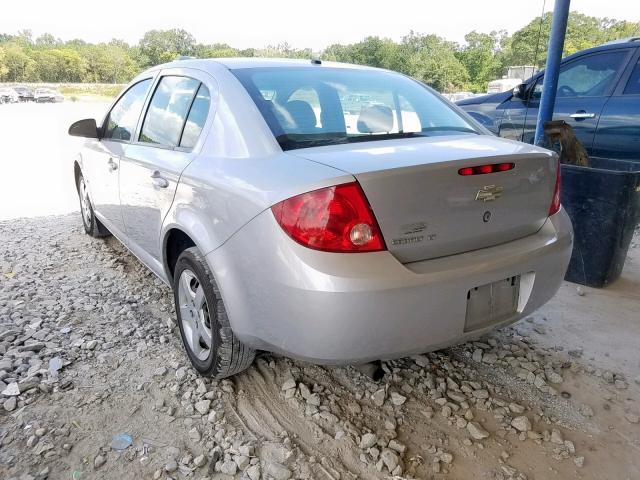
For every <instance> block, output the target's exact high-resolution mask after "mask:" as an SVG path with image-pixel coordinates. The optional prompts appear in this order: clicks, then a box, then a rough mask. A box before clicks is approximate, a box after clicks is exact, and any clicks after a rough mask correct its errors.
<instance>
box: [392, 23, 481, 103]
mask: <svg viewBox="0 0 640 480" xmlns="http://www.w3.org/2000/svg"><path fill="white" fill-rule="evenodd" d="M456 48H457V45H456V44H455V43H453V42H449V41H446V40H444V39H442V38H440V37H438V36H437V35H422V34H418V33H414V32H411V33H410V34H409V35H407V36H406V37H404V38H403V39H402V43H401V44H400V56H399V60H400V61H399V63H398V67H399V68H397V69H398V70H399V71H401V72H404V73H406V74H408V75H411V76H412V77H414V78H416V79H418V80H420V81H422V82H424V83H426V84H427V85H429V86H431V87H433V88H435V89H436V90H438V91H440V92H451V91H457V90H459V89H461V88H462V87H464V86H465V84H467V82H468V81H469V74H468V73H467V69H466V68H465V66H464V65H463V64H462V63H461V62H460V60H458V58H457V57H456Z"/></svg>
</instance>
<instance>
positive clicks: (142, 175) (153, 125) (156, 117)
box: [120, 69, 217, 270]
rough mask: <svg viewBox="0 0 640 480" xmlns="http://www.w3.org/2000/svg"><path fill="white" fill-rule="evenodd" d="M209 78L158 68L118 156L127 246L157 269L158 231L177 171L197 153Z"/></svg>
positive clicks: (211, 85)
mask: <svg viewBox="0 0 640 480" xmlns="http://www.w3.org/2000/svg"><path fill="white" fill-rule="evenodd" d="M212 91H213V92H214V93H215V92H217V87H216V85H215V82H214V80H213V78H211V77H210V76H209V75H207V74H205V73H203V72H199V71H193V70H190V69H171V70H164V71H162V73H161V74H160V75H159V77H158V80H157V82H156V84H155V86H154V93H153V96H152V97H151V99H150V100H149V102H148V105H147V108H146V112H145V115H144V117H143V119H142V120H141V122H140V124H139V126H138V133H137V137H136V140H135V142H133V143H132V144H131V145H129V146H127V149H126V152H125V155H124V156H123V158H122V160H121V171H120V202H121V205H122V216H123V218H124V223H125V227H126V231H127V237H128V241H129V248H131V249H132V251H133V252H134V253H135V254H136V255H137V256H138V257H140V258H141V259H142V260H143V261H145V263H147V265H149V266H150V267H152V268H153V267H157V268H159V269H160V270H161V259H162V252H161V245H160V230H161V226H162V221H163V220H164V217H165V216H166V214H167V212H168V210H169V208H170V206H171V204H172V202H173V196H174V193H175V190H176V186H177V184H178V180H179V178H180V175H181V173H182V171H183V170H184V169H185V167H186V166H187V165H188V164H189V163H190V162H191V160H192V159H193V158H194V156H195V155H197V154H198V152H199V151H200V148H201V145H202V137H203V136H204V135H201V133H202V131H203V129H204V127H205V125H206V124H207V120H208V119H209V112H210V105H211V92H212Z"/></svg>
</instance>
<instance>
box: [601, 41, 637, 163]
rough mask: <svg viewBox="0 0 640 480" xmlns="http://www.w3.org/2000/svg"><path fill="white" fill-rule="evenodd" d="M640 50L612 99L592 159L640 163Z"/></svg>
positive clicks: (603, 118) (609, 101)
mask: <svg viewBox="0 0 640 480" xmlns="http://www.w3.org/2000/svg"><path fill="white" fill-rule="evenodd" d="M639 57H640V49H637V52H636V55H635V57H634V59H633V62H632V63H631V64H630V66H629V68H628V72H626V73H625V76H624V77H623V78H622V80H621V81H620V84H619V85H618V87H617V88H616V91H615V92H614V94H613V95H612V96H611V98H609V100H608V101H607V103H606V105H605V106H604V109H603V111H602V114H601V115H600V122H599V124H598V130H597V131H596V136H595V139H594V142H593V156H594V157H601V158H617V159H626V160H635V161H637V162H640V58H639Z"/></svg>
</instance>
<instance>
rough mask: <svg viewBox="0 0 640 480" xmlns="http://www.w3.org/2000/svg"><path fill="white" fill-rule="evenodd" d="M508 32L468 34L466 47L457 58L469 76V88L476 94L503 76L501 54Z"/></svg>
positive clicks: (474, 32) (459, 52)
mask: <svg viewBox="0 0 640 480" xmlns="http://www.w3.org/2000/svg"><path fill="white" fill-rule="evenodd" d="M506 35H507V34H506V32H504V31H501V32H495V31H493V32H491V33H478V32H476V31H473V32H470V33H467V34H466V35H465V37H464V39H465V42H466V44H465V46H463V47H462V48H461V49H460V50H459V51H458V52H457V53H456V57H457V58H458V59H459V60H460V62H461V63H462V64H463V65H464V67H465V68H466V70H467V73H468V75H469V88H470V89H471V90H473V91H475V92H482V91H486V88H487V83H488V82H489V81H491V80H493V79H495V78H499V77H500V76H501V74H502V67H503V65H502V62H501V56H500V55H499V53H500V52H501V45H502V40H503V39H504V38H505V37H506Z"/></svg>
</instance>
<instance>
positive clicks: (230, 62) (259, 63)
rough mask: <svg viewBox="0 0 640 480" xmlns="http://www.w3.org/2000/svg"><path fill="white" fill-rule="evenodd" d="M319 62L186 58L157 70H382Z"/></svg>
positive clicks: (251, 58)
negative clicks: (281, 68) (210, 68)
mask: <svg viewBox="0 0 640 480" xmlns="http://www.w3.org/2000/svg"><path fill="white" fill-rule="evenodd" d="M316 62H318V60H312V59H309V60H303V59H292V58H256V57H247V58H242V57H231V58H185V59H182V60H175V61H173V62H170V63H165V64H163V65H158V66H157V67H154V69H155V68H198V69H201V70H208V67H210V66H212V65H214V64H215V65H222V66H224V67H226V68H228V69H229V70H236V69H240V68H264V67H271V68H278V67H289V68H291V67H309V68H322V67H331V68H350V69H357V70H380V69H377V68H375V67H367V66H364V65H353V64H350V63H339V62H329V61H325V60H322V61H320V63H316Z"/></svg>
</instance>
